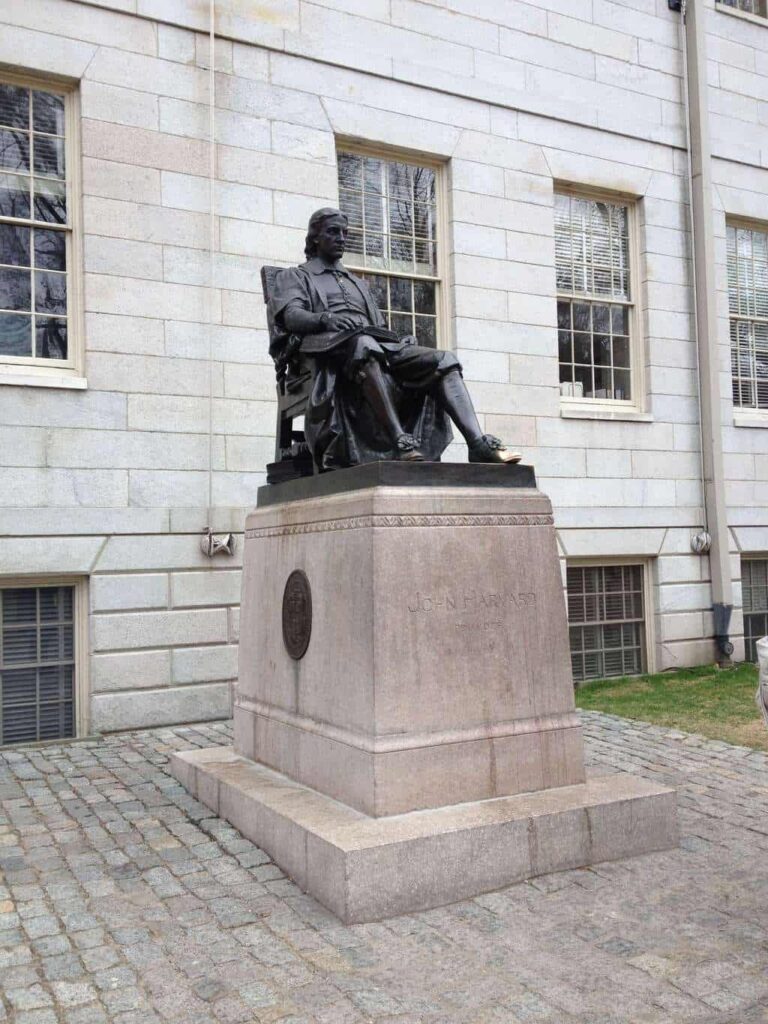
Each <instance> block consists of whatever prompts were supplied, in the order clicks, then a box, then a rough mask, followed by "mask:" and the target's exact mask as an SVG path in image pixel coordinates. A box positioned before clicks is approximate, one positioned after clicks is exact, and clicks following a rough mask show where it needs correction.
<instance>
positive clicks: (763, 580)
mask: <svg viewBox="0 0 768 1024" xmlns="http://www.w3.org/2000/svg"><path fill="white" fill-rule="evenodd" d="M741 593H742V604H743V608H744V657H745V658H746V660H747V661H757V648H756V647H755V644H756V643H757V641H758V640H759V639H760V638H761V637H764V636H766V635H768V561H767V560H766V559H764V558H744V559H742V562H741Z"/></svg>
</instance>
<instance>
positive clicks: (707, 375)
mask: <svg viewBox="0 0 768 1024" xmlns="http://www.w3.org/2000/svg"><path fill="white" fill-rule="evenodd" d="M682 16H683V56H684V61H685V86H686V89H685V92H686V114H687V121H688V130H689V151H688V158H689V161H690V189H691V245H692V249H693V271H694V282H693V283H694V305H695V311H696V317H695V322H696V346H697V353H698V373H699V410H700V423H701V454H702V484H703V488H704V515H705V525H706V529H707V532H708V533H709V534H710V536H711V538H712V542H711V547H710V549H709V565H710V577H711V581H712V584H711V585H712V611H713V614H714V620H715V642H716V644H717V654H718V661H720V662H721V663H730V656H731V654H732V653H733V644H732V643H731V641H730V639H729V636H728V630H729V625H730V619H731V612H732V610H733V585H732V583H731V567H730V544H729V536H728V519H727V511H726V503H725V479H724V476H725V474H724V471H723V439H722V429H721V394H720V370H719V365H718V323H717V292H716V290H715V238H714V224H713V215H712V156H711V149H710V141H709V109H708V86H707V43H706V26H705V19H706V10H705V6H704V2H703V0H683V3H682Z"/></svg>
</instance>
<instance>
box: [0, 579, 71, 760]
mask: <svg viewBox="0 0 768 1024" xmlns="http://www.w3.org/2000/svg"><path fill="white" fill-rule="evenodd" d="M0 627H1V628H0V743H3V744H6V743H25V742H34V741H37V740H52V739H63V738H65V737H69V736H73V735H74V727H75V726H74V723H75V706H74V705H75V697H74V682H75V680H74V676H75V649H74V647H75V642H74V587H14V588H7V589H0Z"/></svg>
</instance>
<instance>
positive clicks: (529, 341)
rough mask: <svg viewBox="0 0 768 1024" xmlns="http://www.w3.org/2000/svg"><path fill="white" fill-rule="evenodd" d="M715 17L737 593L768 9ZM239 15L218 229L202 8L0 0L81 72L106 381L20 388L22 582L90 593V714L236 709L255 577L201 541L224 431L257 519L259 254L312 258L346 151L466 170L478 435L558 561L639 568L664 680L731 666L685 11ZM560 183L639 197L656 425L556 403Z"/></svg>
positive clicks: (459, 272) (750, 499)
mask: <svg viewBox="0 0 768 1024" xmlns="http://www.w3.org/2000/svg"><path fill="white" fill-rule="evenodd" d="M705 6H706V7H707V9H708V19H709V20H708V28H709V39H708V46H709V54H710V58H711V62H710V66H711V77H710V85H711V91H710V106H711V112H712V133H713V151H714V155H715V157H716V159H715V161H714V171H715V188H714V193H713V203H714V207H715V210H716V221H717V229H718V243H719V250H718V252H719V262H718V266H717V280H718V287H719V289H721V290H722V294H721V296H720V298H721V314H722V316H721V327H720V334H719V342H720V350H721V356H722V430H723V438H724V445H725V450H726V476H727V479H728V502H729V506H730V512H729V515H730V526H731V536H732V544H733V547H732V550H733V578H734V581H735V582H736V588H735V589H736V604H737V606H738V605H740V598H739V588H738V581H739V579H740V563H739V552H744V553H757V552H765V551H768V483H766V468H767V467H768V432H766V431H765V430H764V429H761V426H760V425H747V424H746V423H743V422H742V423H739V422H738V416H737V417H736V422H734V410H733V404H732V401H731V398H730V394H731V381H730V346H729V334H728V297H727V290H726V287H727V279H726V269H725V217H726V215H729V216H741V217H747V218H753V219H758V220H760V219H765V218H766V213H765V196H766V193H767V192H768V170H766V164H767V163H768V127H767V124H768V58H767V57H766V53H768V50H767V49H766V41H767V40H768V23H766V24H761V23H760V19H756V18H752V19H750V18H748V17H744V16H741V17H740V16H738V15H734V14H733V13H732V12H730V11H724V10H721V9H720V4H718V5H717V8H716V6H715V3H714V0H705ZM215 16H216V20H215V25H216V34H217V39H216V45H215V50H214V59H215V79H214V87H215V93H214V95H215V103H214V107H215V110H214V115H215V117H214V120H215V130H216V146H215V154H214V155H213V156H214V161H215V163H214V167H215V186H214V192H215V208H214V215H213V217H212V216H211V208H210V172H211V160H212V153H211V144H210V141H209V130H210V98H211V77H212V76H211V74H210V70H209V68H210V53H209V39H208V36H207V32H208V10H207V4H201V3H196V2H193V0H92V2H89V3H76V2H73V0H27V2H25V3H23V4H21V3H18V2H15V0H2V2H0V21H2V23H3V26H4V27H3V32H2V33H0V64H2V65H3V66H4V67H6V68H8V69H14V70H16V71H19V70H21V71H24V72H27V73H34V74H35V75H38V76H43V77H45V76H50V77H51V78H52V80H55V79H56V78H57V76H58V77H61V78H63V79H65V80H67V81H69V82H73V83H76V84H77V90H78V97H79V107H80V120H79V131H80V147H81V153H82V157H81V168H80V180H79V186H78V187H79V190H80V192H81V214H82V240H83V260H82V262H83V278H82V280H83V305H84V312H85V317H84V319H85V345H86V358H85V375H86V377H87V382H88V384H87V389H84V390H77V389H71V388H69V389H68V388H57V387H36V386H27V385H25V386H14V385H9V384H4V383H3V384H0V438H2V444H0V464H2V466H3V468H2V478H3V481H4V486H3V487H2V489H0V531H1V532H2V535H3V538H4V539H3V543H2V545H0V582H2V580H3V579H5V580H10V579H12V578H16V577H20V576H21V577H28V578H30V579H33V578H37V577H40V578H50V577H58V576H65V577H83V578H87V579H88V595H89V601H90V609H91V614H90V622H89V633H90V657H89V658H88V662H89V672H88V683H87V685H88V686H89V687H90V691H91V693H92V700H91V709H92V714H91V721H90V725H91V727H92V728H94V729H115V728H126V727H130V726H134V725H144V724H154V723H162V722H180V721H190V720H194V719H200V718H207V717H216V716H219V715H223V714H225V713H226V712H227V710H228V706H229V694H230V686H231V684H232V682H233V680H234V679H235V677H236V669H237V666H236V656H237V638H238V608H237V605H238V599H239V572H238V569H237V557H235V558H233V559H226V558H222V557H219V558H217V559H216V560H215V561H213V562H212V561H210V560H209V559H207V558H206V557H205V556H204V555H203V554H202V553H201V552H200V547H199V538H200V530H201V529H202V528H203V527H204V526H205V525H206V522H207V519H208V516H207V514H206V505H207V502H208V487H209V475H208V470H209V436H208V425H209V416H210V418H211V421H212V431H213V443H212V447H211V452H212V495H213V504H214V506H215V512H214V515H213V522H212V525H213V526H214V527H215V528H216V529H218V530H233V531H235V532H238V531H242V524H243V518H244V515H245V512H246V510H247V509H248V508H249V507H250V506H252V505H253V504H254V503H255V497H256V489H257V487H258V486H259V485H260V484H261V483H263V481H264V475H263V474H264V466H265V464H266V462H267V461H269V460H270V458H271V450H272V445H273V437H274V409H275V407H274V401H273V396H274V372H273V369H272V366H271V364H270V360H269V357H268V354H267V335H266V330H265V316H264V307H263V302H262V297H261V287H260V280H259V270H260V267H261V266H262V264H263V263H265V262H268V263H285V264H288V263H293V262H296V261H297V260H298V259H299V258H300V254H301V252H302V249H303V239H304V232H305V226H306V221H307V217H308V215H309V213H310V212H311V211H312V210H313V209H315V208H316V207H318V206H320V205H328V204H335V203H336V202H337V198H338V193H337V178H336V161H335V146H336V142H337V140H344V141H350V140H354V141H356V142H364V143H368V144H370V145H372V146H377V147H385V148H391V149H392V150H393V151H394V152H397V153H405V154H407V155H408V154H410V155H412V156H415V157H417V158H418V156H420V155H421V156H426V157H429V158H433V159H438V160H440V161H444V162H445V165H446V169H447V189H446V192H447V195H446V200H447V203H446V232H447V246H446V251H447V256H448V266H447V268H446V285H447V287H448V290H449V303H450V317H449V321H450V322H449V324H448V334H449V336H450V337H451V338H452V340H453V345H454V346H455V350H456V352H457V354H458V356H459V358H460V360H461V362H462V364H463V366H464V371H465V377H466V379H467V381H468V383H469V386H470V390H471V392H472V394H473V396H474V399H475V402H476V404H477V406H478V409H479V411H480V413H481V418H482V420H483V422H484V426H485V428H486V429H487V430H488V431H490V432H495V433H499V434H501V435H502V436H504V437H505V438H507V439H509V441H510V442H514V443H515V444H516V445H520V446H521V447H522V448H523V449H524V451H525V454H526V458H527V459H530V460H531V461H532V462H533V463H534V464H535V466H536V469H537V474H538V478H539V481H540V486H541V488H542V489H543V490H544V491H545V492H547V493H548V494H549V495H550V496H551V498H552V501H553V503H554V506H555V512H556V524H557V526H558V530H559V537H560V543H561V547H562V553H563V556H564V558H565V557H567V558H568V559H570V560H573V559H589V558H591V559H608V560H611V559H635V560H637V559H642V560H645V564H646V570H647V573H648V574H649V579H650V587H649V595H650V598H651V601H652V608H651V609H649V616H648V618H649V629H650V632H651V638H652V643H651V661H650V663H651V665H653V666H655V667H657V668H665V667H670V666H675V665H685V664H695V663H697V662H702V661H706V660H708V659H710V658H711V657H712V656H713V646H712V641H711V636H712V622H711V614H710V612H709V611H708V609H709V608H710V607H711V603H712V601H711V594H710V590H709V584H708V563H707V560H706V559H705V558H701V557H699V556H696V555H693V554H692V553H691V548H690V537H691V534H692V532H695V530H696V529H699V528H701V527H702V525H703V511H702V490H701V480H700V473H701V467H700V450H699V444H700V442H699V427H698V402H697V378H696V345H695V341H694V338H693V330H692V323H691V308H692V298H691V268H690V261H689V237H688V224H689V221H688V211H687V197H688V178H687V173H688V161H687V153H686V149H685V146H686V139H685V130H684V110H683V105H682V101H683V96H682V77H681V76H682V57H681V51H680V16H679V14H676V13H674V12H672V11H670V10H669V9H668V4H667V0H616V2H612V0H578V2H576V0H529V2H522V0H505V2H504V3H501V4H500V3H498V2H495V0H494V2H491V0H434V2H421V0H365V2H363V0H315V2H309V0H259V2H258V3H254V4H253V5H243V4H241V3H238V2H237V0H216V4H215ZM555 182H557V183H561V184H562V183H571V184H573V185H577V186H579V187H582V188H587V189H599V190H605V191H608V192H611V193H618V194H624V195H627V196H631V197H635V198H636V199H637V211H638V231H637V238H638V255H639V266H638V271H639V274H638V283H639V286H640V287H639V293H638V297H637V301H638V305H639V314H640V322H641V324H642V338H641V345H642V353H643V357H642V363H643V366H644V378H645V385H644V396H643V403H642V408H641V410H640V411H639V412H635V413H630V412H622V413H615V412H614V413H609V414H601V415H600V416H599V417H597V416H596V414H595V413H594V412H591V411H585V410H576V409H573V410H568V409H566V408H564V407H563V404H562V402H561V397H560V390H559V384H558V366H557V332H556V303H555V277H554V244H553V223H554V222H553V189H554V183H555ZM212 238H213V247H214V251H213V257H212V259H211V253H210V248H211V239H212ZM211 270H212V273H213V280H212V281H211ZM209 346H211V349H210V351H212V353H213V359H212V361H211V362H209ZM0 380H3V378H2V374H1V372H0ZM210 389H212V390H210ZM753 419H754V418H753ZM449 457H452V458H456V459H461V458H464V451H463V447H462V446H459V445H454V446H453V447H452V448H451V449H450V452H449ZM732 631H733V633H734V634H739V633H740V632H741V618H740V614H739V612H738V607H737V610H736V612H735V614H734V620H733V623H732ZM741 652H742V648H741V647H740V646H739V644H738V643H737V651H736V656H737V657H738V656H740V654H741Z"/></svg>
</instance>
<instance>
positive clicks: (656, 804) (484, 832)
mask: <svg viewBox="0 0 768 1024" xmlns="http://www.w3.org/2000/svg"><path fill="white" fill-rule="evenodd" d="M170 766H171V771H172V772H173V774H174V775H175V777H176V778H177V779H178V780H179V782H181V784H182V785H183V786H185V787H186V788H187V789H188V790H189V791H190V793H191V794H192V795H193V796H195V797H196V798H197V799H198V800H199V801H200V802H201V803H203V804H205V806H206V807H209V808H210V809H211V810H212V811H213V812H214V813H215V814H217V815H219V817H221V818H224V819H225V820H226V821H228V822H230V823H231V824H232V825H234V827H235V828H237V829H238V830H239V831H240V832H241V833H242V834H243V835H244V836H246V837H247V838H248V839H250V840H251V841H252V842H254V843H256V844H258V846H260V847H261V849H263V850H265V851H266V852H267V853H268V854H269V855H270V857H272V859H273V860H274V861H275V863H277V864H278V865H279V866H280V867H281V868H282V870H283V871H285V872H286V874H288V875H289V876H290V877H291V878H292V879H293V881H294V882H295V883H296V884H297V885H298V886H300V887H301V888H302V889H303V890H304V891H305V892H309V893H310V894H311V895H312V896H314V897H315V899H317V900H318V901H319V902H320V903H322V904H323V905H324V906H326V907H327V908H328V909H329V910H331V911H332V912H333V913H334V914H336V915H337V917H339V918H341V920H342V921H344V922H345V923H347V924H353V923H360V922H365V921H376V920H381V919H382V918H386V917H393V916H395V915H397V914H404V913H409V912H411V911H415V910H426V909H429V908H431V907H438V906H441V905H443V904H446V903H453V902H455V901H456V900H461V899H465V898H468V897H471V896H477V895H478V894H480V893H483V892H490V891H492V890H493V889H499V888H501V887H502V886H505V885H510V884H512V883H513V882H520V881H522V880H523V879H526V878H533V877H535V876H536V875H543V874H547V873H549V872H552V871H565V870H568V869H571V868H578V867H584V866H586V865H588V864H597V863H599V862H600V861H608V860H618V859H622V858H625V857H631V856H635V855H637V854H643V853H651V852H653V851H657V850H664V849H668V848H670V847H672V846H675V845H676V844H677V814H676V802H675V792H674V790H671V789H666V788H664V787H661V786H658V785H655V784H653V783H650V782H647V781H646V780H645V779H638V778H635V777H634V776H630V775H625V774H613V775H601V776H596V777H593V778H589V779H588V780H587V782H585V783H583V784H580V785H576V786H563V787H560V788H556V789H547V790H542V791H539V792H535V793H523V794H519V795H516V796H510V797H498V798H496V799H492V800H480V801H475V802H472V803H463V804H454V805H451V806H448V807H438V808H433V809H429V810H423V811H411V812H409V813H408V814H398V815H393V816H391V817H385V818H371V817H368V816H367V815H365V814H363V813H361V812H360V811H357V810H355V809H353V808H351V807H348V806H347V805H346V804H341V803H339V802H338V801H336V800H333V799H331V798H330V797H327V796H324V795H323V794H322V793H318V792H317V791H316V790H313V789H309V788H308V787H307V786H303V785H301V784H300V783H297V782H294V781H293V780H292V779H289V778H288V777H287V776H285V775H281V774H280V773H278V772H275V771H272V770H271V769H269V768H266V767H264V766H263V765H260V764H257V763H256V762H254V761H250V760H247V759H246V758H243V757H240V756H238V755H237V754H235V752H234V750H233V749H232V748H231V747H214V748H209V749H206V750H193V751H184V752H181V753H175V754H172V755H171V765H170Z"/></svg>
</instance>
